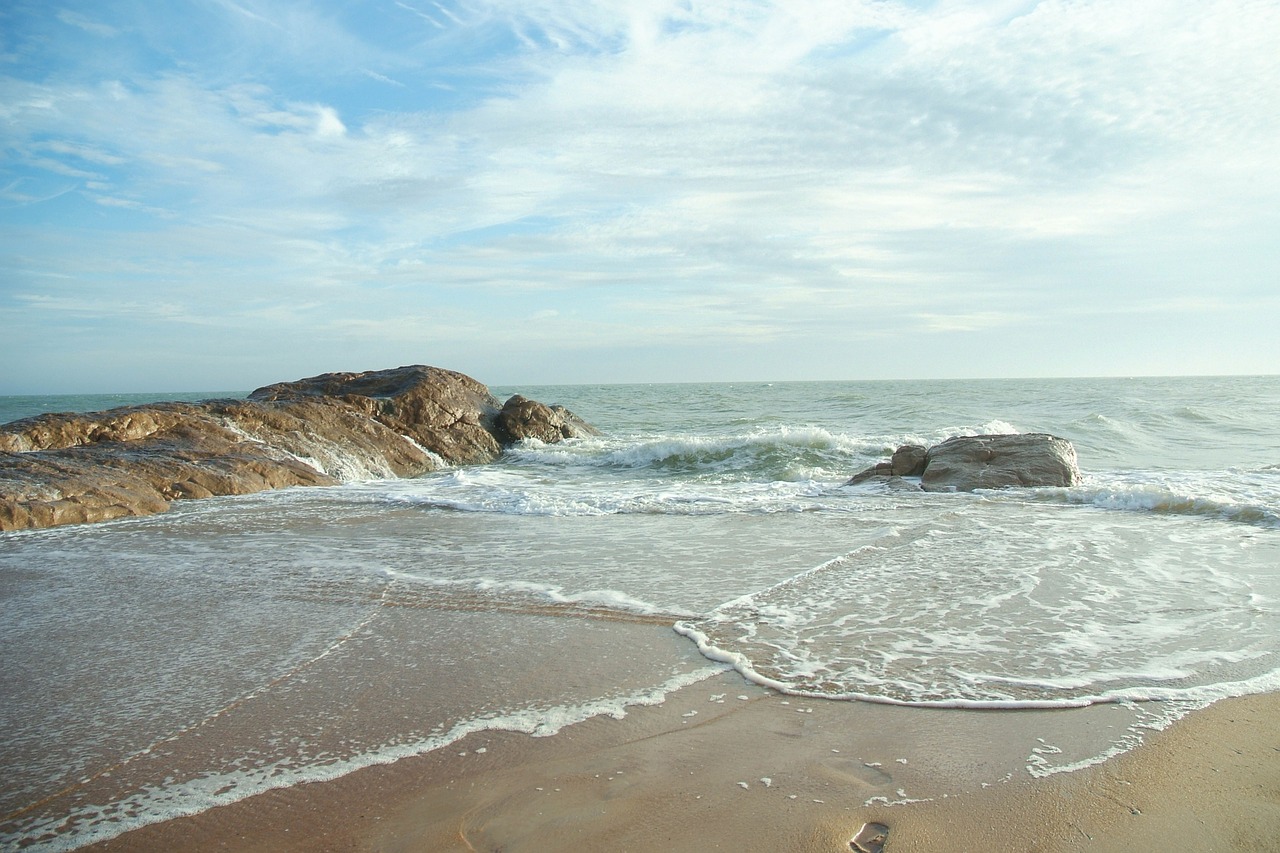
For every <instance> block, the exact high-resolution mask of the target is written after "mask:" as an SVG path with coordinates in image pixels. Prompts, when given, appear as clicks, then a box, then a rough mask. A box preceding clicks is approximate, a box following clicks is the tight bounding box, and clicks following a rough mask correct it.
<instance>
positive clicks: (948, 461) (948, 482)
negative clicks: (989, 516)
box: [845, 433, 1080, 492]
mask: <svg viewBox="0 0 1280 853" xmlns="http://www.w3.org/2000/svg"><path fill="white" fill-rule="evenodd" d="M902 477H919V478H920V485H921V488H923V489H924V490H925V491H929V492H972V491H974V490H975V489H1003V488H1009V487H1015V486H1023V487H1036V486H1074V485H1076V484H1077V483H1079V482H1080V468H1079V465H1078V463H1077V461H1076V450H1075V447H1073V446H1072V444H1071V442H1069V441H1067V440H1066V439H1065V438H1058V437H1056V436H1052V435H1045V434H1043V433H1027V434H1025V435H972V436H957V437H956V438H949V439H947V440H946V441H944V442H942V443H941V444H936V445H934V446H933V447H931V448H928V449H926V448H924V447H922V446H920V445H917V444H908V445H903V446H902V447H899V448H898V449H897V451H896V452H895V453H894V454H893V458H892V460H891V461H889V462H878V463H876V464H875V465H873V466H871V467H870V468H867V469H866V470H864V471H860V472H858V473H857V474H854V475H853V477H851V478H850V479H849V481H848V482H847V483H846V484H845V485H850V486H855V485H858V484H860V483H865V482H868V481H871V480H876V481H880V482H889V483H892V484H898V485H903V481H902V480H901V478H902Z"/></svg>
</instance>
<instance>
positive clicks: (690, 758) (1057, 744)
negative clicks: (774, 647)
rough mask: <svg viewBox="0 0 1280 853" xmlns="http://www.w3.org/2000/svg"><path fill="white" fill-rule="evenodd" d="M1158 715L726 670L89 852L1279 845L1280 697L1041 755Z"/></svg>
mask: <svg viewBox="0 0 1280 853" xmlns="http://www.w3.org/2000/svg"><path fill="white" fill-rule="evenodd" d="M1135 713H1136V715H1137V716H1136V717H1135ZM1143 713H1144V712H1142V711H1141V710H1138V711H1136V712H1135V711H1134V710H1133V709H1126V708H1122V707H1120V706H1094V707H1091V708H1085V709H1078V710H1070V711H957V710H932V709H917V708H901V707H892V706H884V705H874V704H867V703H858V702H824V701H815V700H803V699H798V698H794V697H786V696H780V695H778V694H775V693H772V692H770V691H766V690H763V689H761V688H759V687H756V686H754V685H750V684H748V683H747V682H745V681H743V680H742V679H741V678H739V677H738V676H737V675H735V674H732V673H725V674H724V675H721V676H717V677H715V678H713V679H710V680H708V681H705V682H702V683H700V684H697V685H694V686H692V687H689V688H686V689H684V690H681V691H678V692H677V693H675V694H673V695H672V696H670V697H669V698H668V700H667V701H666V702H665V703H664V704H662V705H659V706H654V707H642V708H633V709H631V710H630V711H629V713H628V714H627V716H626V717H625V718H624V719H620V720H619V719H613V718H597V719H592V720H589V721H587V722H585V723H581V724H579V725H576V726H571V727H568V728H566V729H564V730H562V731H561V732H560V733H559V734H558V735H555V736H553V737H546V738H531V737H528V736H525V735H522V734H514V733H509V732H484V733H480V734H475V735H471V736H469V737H468V738H466V739H465V740H462V741H459V742H458V743H456V744H454V745H453V746H452V747H450V748H449V749H444V750H438V751H436V752H432V753H428V754H425V755H421V756H417V757H413V758H408V759H403V760H401V761H398V762H396V763H394V764H389V765H382V766H374V767H369V768H366V769H363V770H360V771H357V772H355V773H351V774H349V775H347V776H344V777H342V778H339V779H336V780H333V781H329V782H321V783H312V784H306V785H300V786H296V787H292V788H284V789H279V790H276V791H271V792H268V793H265V794H261V795H258V796H256V797H251V798H248V799H245V800H242V801H240V802H237V803H233V804H231V805H227V806H223V807H219V808H215V809H211V810H209V811H206V812H203V813H201V814H198V815H194V816H191V817H185V818H179V819H175V820H171V821H167V822H164V823H160V824H154V825H152V826H148V827H144V828H142V829H139V830H135V831H133V832H130V833H126V834H125V835H122V836H120V837H118V838H116V839H114V840H112V841H110V842H106V843H101V844H97V845H94V846H92V847H90V848H87V849H90V850H96V851H181V850H237V851H250V850H252V851H286V850H295V851H365V850H369V851H387V853H393V851H396V852H398V851H434V850H487V851H489V850H492V851H496V850H501V851H505V853H517V851H550V850H591V851H594V850H601V851H603V850H609V851H617V850H632V851H649V850H654V851H658V850H661V851H667V850H677V851H701V850H719V849H724V850H729V849H733V850H797V851H810V850H811V851H848V850H849V849H850V846H849V841H850V839H851V838H852V837H853V836H854V834H855V833H856V832H857V831H858V829H859V828H860V827H861V826H862V825H863V823H865V822H869V821H874V822H879V823H883V824H885V825H887V826H888V827H889V839H888V844H887V845H886V847H885V849H886V850H887V851H895V850H903V851H917V853H928V851H948V853H956V851H966V850H973V851H979V850H981V851H992V850H999V851H1017V850H1045V851H1051V850H1100V851H1111V850H1115V851H1121V850H1123V851H1129V853H1132V851H1145V850H1197V851H1210V850H1215V851H1221V850H1232V851H1235V850H1239V851H1271V850H1276V851H1280V695H1277V694H1268V695H1262V696H1252V697H1246V698H1241V699H1232V700H1226V701H1223V702H1219V703H1217V704H1216V705H1214V706H1212V707H1210V708H1208V709H1205V710H1202V711H1198V712H1195V713H1193V714H1191V715H1190V716H1188V717H1187V718H1185V719H1183V720H1181V721H1180V722H1178V723H1177V724H1175V725H1173V726H1172V727H1170V728H1168V729H1166V730H1164V731H1159V732H1146V733H1145V734H1144V742H1143V744H1142V745H1141V746H1139V747H1138V748H1137V749H1134V750H1132V751H1130V752H1126V753H1124V754H1122V755H1119V756H1117V757H1115V758H1112V759H1110V760H1108V761H1106V762H1104V763H1101V764H1097V765H1094V766H1090V767H1086V768H1084V769H1081V770H1077V771H1075V772H1069V773H1065V772H1064V773H1054V774H1051V775H1048V776H1045V777H1043V778H1032V777H1031V775H1030V774H1029V773H1028V772H1027V770H1026V767H1027V765H1028V763H1032V764H1035V763H1036V762H1037V760H1038V759H1037V756H1042V757H1045V758H1048V759H1052V760H1053V761H1054V762H1056V763H1061V764H1069V763H1071V761H1072V760H1076V759H1074V757H1073V754H1074V753H1076V752H1078V753H1079V755H1080V756H1081V757H1085V756H1087V755H1088V754H1090V749H1092V748H1094V747H1096V746H1097V745H1098V744H1102V743H1105V742H1106V741H1107V740H1108V739H1114V737H1115V734H1116V732H1117V731H1121V732H1123V731H1126V730H1127V728H1128V727H1129V726H1134V725H1136V726H1141V723H1142V718H1143ZM904 801H913V802H904Z"/></svg>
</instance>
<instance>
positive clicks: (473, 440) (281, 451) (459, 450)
mask: <svg viewBox="0 0 1280 853" xmlns="http://www.w3.org/2000/svg"><path fill="white" fill-rule="evenodd" d="M515 399H517V398H513V400H515ZM518 399H519V400H521V401H523V402H522V403H521V404H520V406H517V407H514V408H513V409H512V412H511V414H510V415H509V416H507V417H506V418H503V417H502V416H503V412H504V408H503V407H500V406H499V404H498V401H497V399H496V398H495V397H494V396H493V395H492V394H490V393H489V389H488V388H486V387H485V386H484V385H482V384H480V383H479V382H477V381H476V380H474V379H472V378H471V377H469V376H465V375H463V374H461V373H456V372H454V371H449V370H441V369H439V368H435V367H425V366H421V365H415V366H411V367H401V368H397V369H394V370H382V371H372V372H368V373H330V374H325V375H323V376H316V377H312V378H310V379H303V380H300V381H298V382H285V383H280V384H277V385H270V386H267V387H265V388H259V389H258V390H257V391H254V392H253V393H252V394H250V395H249V397H248V399H246V400H208V401H205V402H202V403H157V404H152V405H147V406H133V407H127V408H120V409H112V410H110V411H106V412H94V413H88V414H50V415H40V416H38V417H34V418H27V419H24V420H20V421H14V422H13V423H10V424H5V425H4V426H0V530H16V529H23V528H31V527H50V526H54V525H59V524H74V523H84V522H93V521H102V520H106V519H112V518H120V517H123V516H131V515H148V514H151V513H155V512H160V511H163V510H164V509H166V508H168V506H169V504H170V503H171V502H172V501H174V500H179V499H184V498H202V497H210V496H213V495H239V494H249V493H251V492H258V491H262V490H264V489H276V488H283V487H286V486H315V485H332V484H336V483H340V482H344V481H351V480H361V479H375V478H380V477H412V476H416V475H419V474H423V473H426V472H428V471H432V470H435V469H436V468H439V467H441V466H443V465H446V464H467V463H477V462H487V461H490V460H492V459H494V458H496V457H497V456H498V455H499V454H500V453H501V452H502V449H503V447H504V446H506V445H509V444H511V443H514V442H515V441H518V440H520V439H522V438H525V437H537V438H538V439H540V440H542V441H545V442H553V441H560V440H562V439H564V438H572V437H575V436H581V435H590V434H595V430H594V429H592V428H591V427H590V426H589V425H588V424H586V423H585V422H583V421H582V420H581V419H580V418H578V417H577V416H575V415H573V413H571V412H569V411H568V410H566V409H564V408H563V407H560V406H544V405H543V404H541V403H535V402H534V401H532V400H525V398H523V397H520V398H518ZM508 406H511V401H509V402H508ZM544 410H545V412H544ZM519 412H526V413H527V414H524V415H521V414H518V413H519ZM500 420H501V425H500ZM522 424H523V426H521V425H522ZM513 427H515V428H513Z"/></svg>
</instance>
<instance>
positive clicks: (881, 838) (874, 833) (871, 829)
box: [849, 823, 889, 853]
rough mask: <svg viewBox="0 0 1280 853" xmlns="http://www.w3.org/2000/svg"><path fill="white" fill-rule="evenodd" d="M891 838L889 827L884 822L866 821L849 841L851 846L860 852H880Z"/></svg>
mask: <svg viewBox="0 0 1280 853" xmlns="http://www.w3.org/2000/svg"><path fill="white" fill-rule="evenodd" d="M888 840H889V827H887V826H885V825H884V824H883V823H864V824H863V825H862V829H859V830H858V834H857V835H855V836H854V837H853V838H852V839H851V840H850V841H849V847H850V848H851V849H853V850H856V851H858V853H880V851H881V850H884V845H885V842H886V841H888Z"/></svg>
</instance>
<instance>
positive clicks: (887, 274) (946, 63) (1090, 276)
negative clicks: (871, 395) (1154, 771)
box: [0, 0, 1280, 394]
mask: <svg viewBox="0 0 1280 853" xmlns="http://www.w3.org/2000/svg"><path fill="white" fill-rule="evenodd" d="M1277 44H1280V4H1278V3H1276V2H1274V0H1268V2H1252V0H1232V2H1213V0H1195V2H1182V0H1160V2H1146V0H1133V2H1124V3H1114V2H1040V3H1035V2H1003V0H995V2H981V3H978V2H948V0H943V2H938V3H917V2H901V3H900V2H892V0H877V2H859V0H830V2H827V0H787V2H779V3H776V4H773V3H765V2H737V0H715V2H705V3H704V2H696V0H675V1H674V2H669V0H635V2H626V0H601V2H593V1H592V0H513V1H512V2H507V0H477V2H469V0H440V2H434V0H387V1H386V2H382V0H369V2H360V3H356V2H277V0H192V1H191V2H183V0H167V2H163V3H155V2H141V0H139V2H113V0H94V2H66V3H59V2H48V0H39V2H26V0H10V2H9V3H7V4H5V6H4V7H3V10H0V119H2V120H0V134H3V159H2V160H0V363H2V364H4V366H5V367H4V369H3V370H2V371H0V394H21V393H79V392H95V391H100V392H124V391H164V390H174V391H177V390H206V389H207V390H223V389H246V390H247V389H249V388H253V387H256V386H258V385H262V384H266V383H268V382H273V381H278V380H284V379H292V378H297V377H301V376H307V375H313V374H316V373H321V372H326V371H332V370H368V369H376V368H383V367H394V366H398V365H401V364H413V363H426V364H434V365H438V366H442V367H449V368H452V369H456V370H461V371H463V372H466V373H469V374H471V375H473V376H475V377H476V378H477V379H480V380H481V381H482V382H486V383H489V384H493V385H521V384H543V383H578V382H648V381H683V380H689V381H706V380H733V381H738V380H788V379H892V378H946V377H986V376H996V377H998V376H1082V375H1132V374H1174V375H1176V374H1219V373H1223V374H1229V373H1280V344H1277V343H1276V337H1277V332H1276V330H1277V328H1278V327H1280V275H1278V273H1277V271H1278V270H1280V58H1277V57H1278V56H1280V54H1278V53H1277V51H1276V48H1275V46H1276V45H1277Z"/></svg>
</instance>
